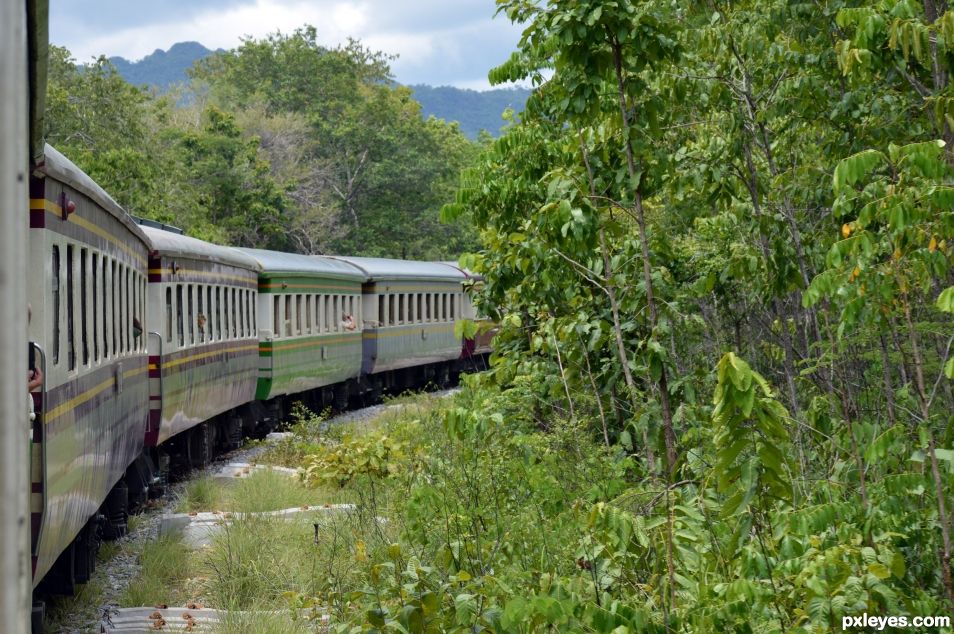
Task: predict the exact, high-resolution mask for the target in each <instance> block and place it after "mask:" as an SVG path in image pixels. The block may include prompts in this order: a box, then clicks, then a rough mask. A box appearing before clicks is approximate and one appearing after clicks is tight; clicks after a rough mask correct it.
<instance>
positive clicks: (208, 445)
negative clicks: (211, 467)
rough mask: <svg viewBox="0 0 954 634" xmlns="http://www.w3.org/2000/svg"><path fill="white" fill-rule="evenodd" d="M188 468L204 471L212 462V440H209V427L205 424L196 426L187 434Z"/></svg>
mask: <svg viewBox="0 0 954 634" xmlns="http://www.w3.org/2000/svg"><path fill="white" fill-rule="evenodd" d="M188 444H189V447H188V451H189V466H190V467H192V468H193V469H204V468H205V467H206V466H208V464H209V462H211V461H212V439H211V438H209V427H208V425H206V424H205V423H202V424H200V425H197V426H196V427H193V428H192V431H191V432H189V440H188Z"/></svg>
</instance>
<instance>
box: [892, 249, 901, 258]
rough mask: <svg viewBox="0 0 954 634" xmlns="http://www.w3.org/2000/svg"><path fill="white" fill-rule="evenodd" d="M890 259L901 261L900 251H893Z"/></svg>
mask: <svg viewBox="0 0 954 634" xmlns="http://www.w3.org/2000/svg"><path fill="white" fill-rule="evenodd" d="M892 257H894V259H895V260H900V259H901V249H895V250H894V254H893V255H892Z"/></svg>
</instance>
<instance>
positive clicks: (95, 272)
mask: <svg viewBox="0 0 954 634" xmlns="http://www.w3.org/2000/svg"><path fill="white" fill-rule="evenodd" d="M90 273H91V275H90V276H89V281H90V286H91V293H90V304H91V305H92V307H93V311H92V312H93V330H92V333H91V335H92V336H91V337H90V338H91V339H92V340H93V360H94V361H96V362H98V361H99V319H98V317H99V302H98V301H97V300H98V299H99V295H98V293H97V290H98V289H97V285H98V284H97V283H98V281H99V254H98V253H94V254H93V260H92V262H91V264H90Z"/></svg>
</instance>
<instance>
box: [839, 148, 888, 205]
mask: <svg viewBox="0 0 954 634" xmlns="http://www.w3.org/2000/svg"><path fill="white" fill-rule="evenodd" d="M885 162H886V157H885V155H884V154H882V153H881V152H879V151H877V150H863V151H861V152H858V153H857V154H854V155H852V156H849V157H848V158H845V159H842V160H841V162H839V163H838V165H837V166H836V167H835V174H834V183H833V189H834V191H835V195H836V196H840V195H841V194H842V193H843V192H844V191H845V190H846V189H848V188H850V187H852V186H853V185H854V184H855V183H857V182H858V181H859V180H861V179H862V178H863V177H864V176H866V175H867V174H868V173H869V172H871V170H873V169H874V168H875V167H876V166H878V165H880V164H884V163H885Z"/></svg>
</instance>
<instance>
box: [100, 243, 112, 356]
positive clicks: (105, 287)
mask: <svg viewBox="0 0 954 634" xmlns="http://www.w3.org/2000/svg"><path fill="white" fill-rule="evenodd" d="M107 269H109V262H107V261H106V256H103V266H102V272H101V273H100V281H101V282H102V284H100V288H101V289H102V291H103V302H102V306H100V307H99V311H100V315H102V317H103V320H102V321H103V358H104V359H105V358H106V357H108V356H109V351H110V350H111V349H112V348H110V347H109V283H108V281H107V279H106V271H107Z"/></svg>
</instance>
